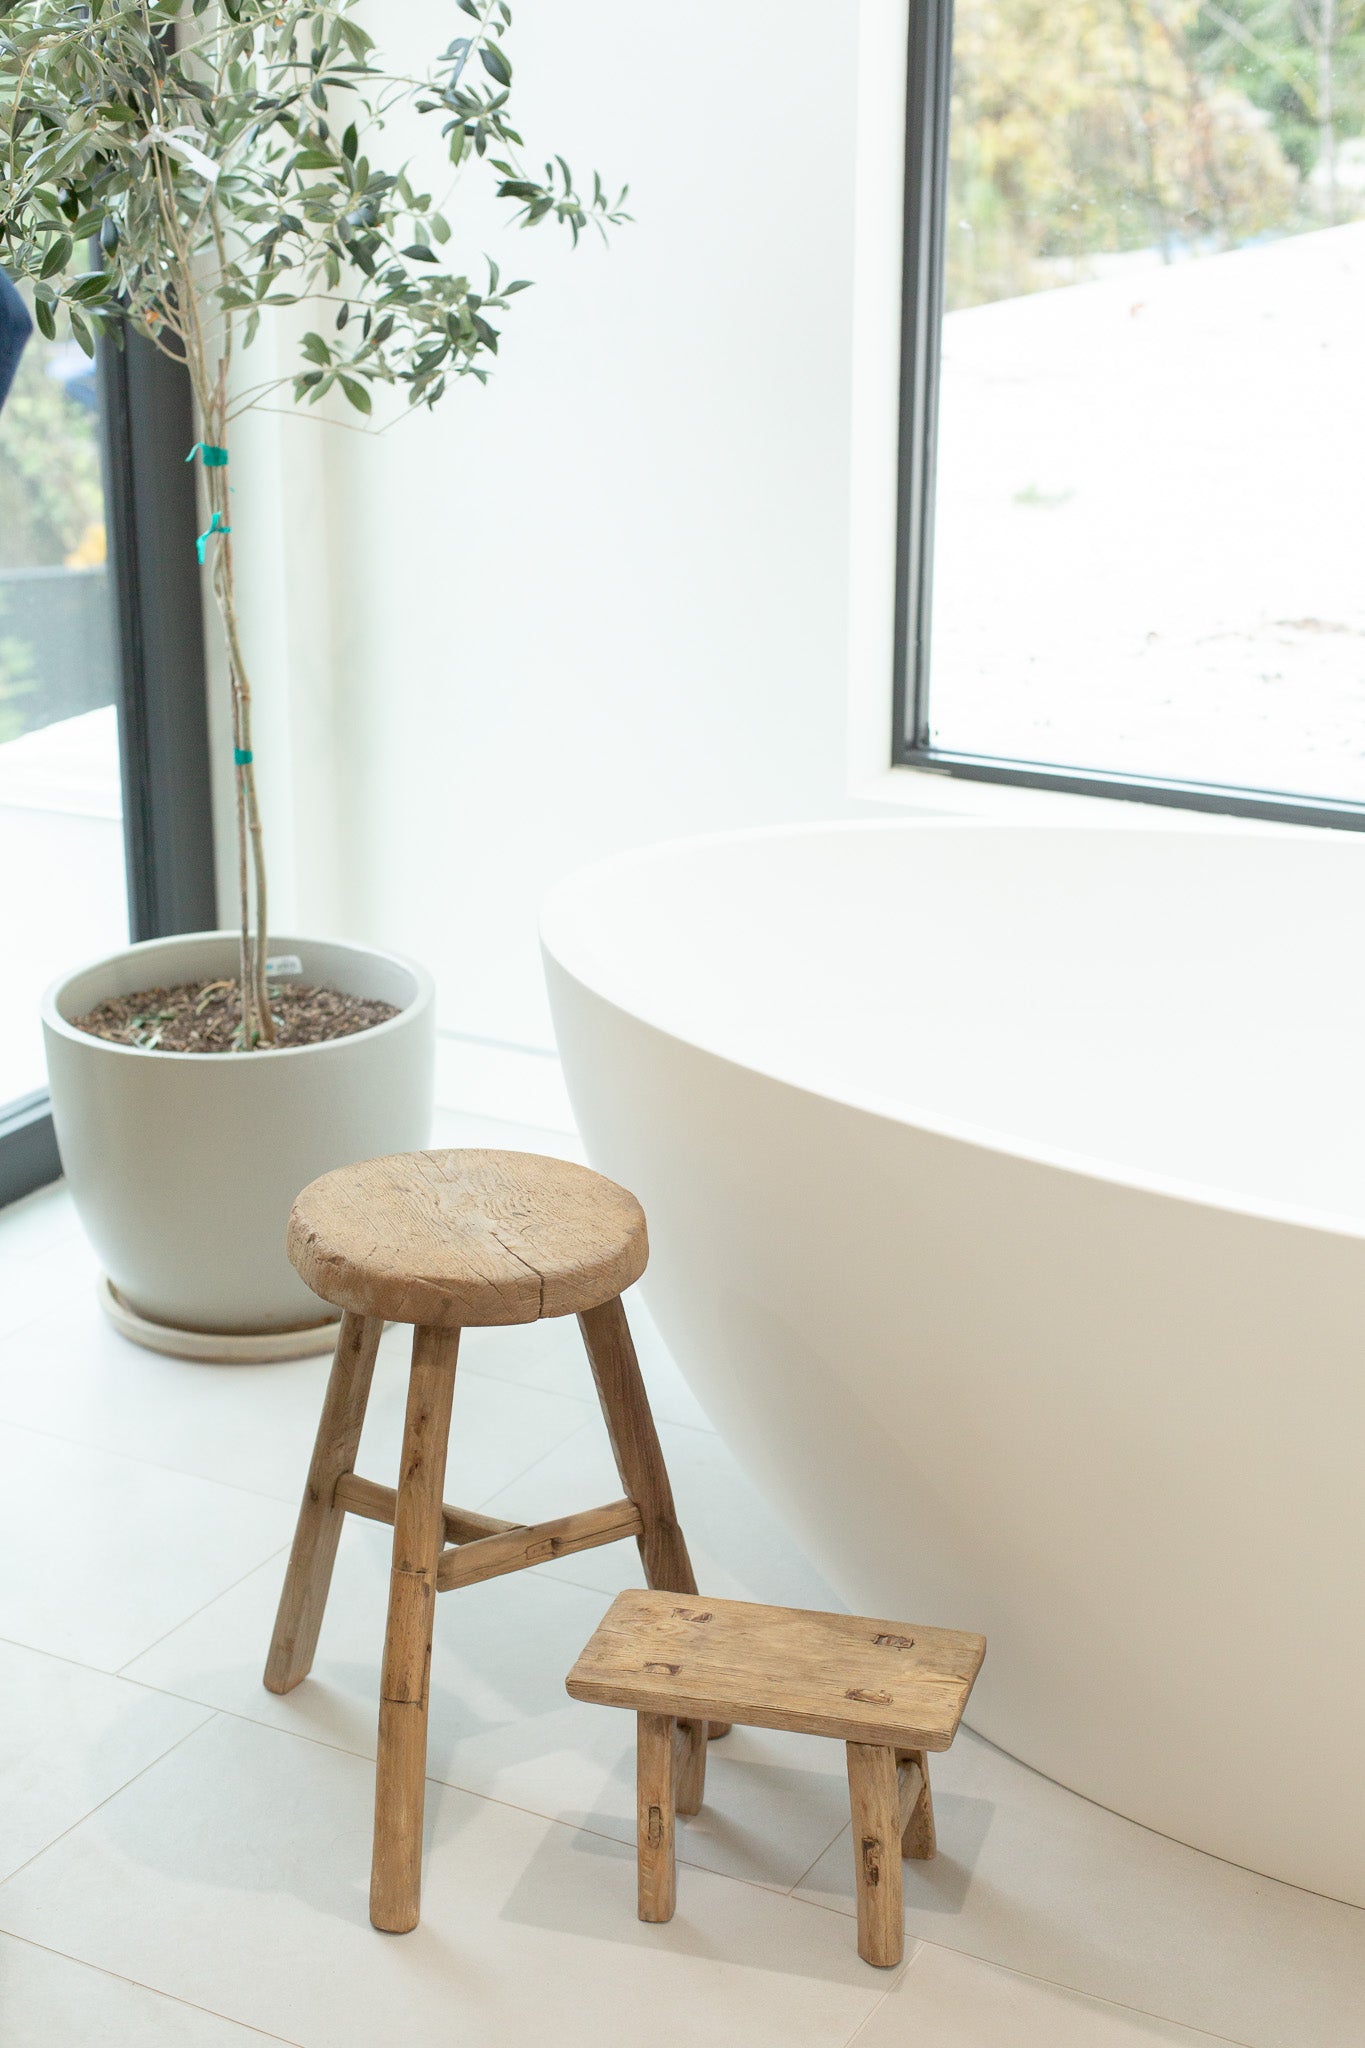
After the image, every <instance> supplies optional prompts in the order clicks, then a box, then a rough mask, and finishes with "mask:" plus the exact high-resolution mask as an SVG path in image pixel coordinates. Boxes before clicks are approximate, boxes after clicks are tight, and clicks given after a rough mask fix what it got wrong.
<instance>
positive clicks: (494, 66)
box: [479, 43, 512, 85]
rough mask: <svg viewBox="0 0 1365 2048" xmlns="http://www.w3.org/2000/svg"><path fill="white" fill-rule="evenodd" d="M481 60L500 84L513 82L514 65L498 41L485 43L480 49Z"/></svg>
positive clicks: (486, 69) (487, 70)
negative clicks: (512, 65) (500, 47)
mask: <svg viewBox="0 0 1365 2048" xmlns="http://www.w3.org/2000/svg"><path fill="white" fill-rule="evenodd" d="M479 61H480V63H481V64H482V65H483V68H484V70H485V71H486V72H487V73H488V75H489V77H490V78H493V79H496V81H497V83H498V84H499V85H510V84H511V83H512V67H511V65H510V64H509V63H508V61H507V59H506V57H504V56H503V54H502V51H501V50H500V49H499V48H498V46H497V44H496V43H485V44H484V45H483V47H482V48H481V49H480V51H479Z"/></svg>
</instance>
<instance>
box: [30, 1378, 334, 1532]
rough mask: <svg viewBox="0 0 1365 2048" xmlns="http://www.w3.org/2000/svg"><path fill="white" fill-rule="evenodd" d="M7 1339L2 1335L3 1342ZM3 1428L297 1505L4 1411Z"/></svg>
mask: <svg viewBox="0 0 1365 2048" xmlns="http://www.w3.org/2000/svg"><path fill="white" fill-rule="evenodd" d="M3 1342H4V1340H3V1339H2V1338H0V1343H3ZM0 1429H17V1430H21V1431H22V1432H23V1434H24V1435H25V1436H37V1437H41V1438H42V1439H43V1442H44V1443H49V1444H65V1445H67V1447H68V1448H69V1449H70V1450H73V1451H89V1452H91V1453H92V1454H93V1455H94V1456H95V1457H97V1458H117V1459H119V1461H120V1462H121V1463H122V1464H125V1465H138V1466H140V1467H141V1468H142V1469H143V1470H144V1471H147V1472H168V1473H169V1474H170V1475H171V1477H172V1478H173V1479H189V1480H193V1482H194V1483H195V1485H197V1486H218V1487H221V1488H222V1490H223V1492H224V1493H240V1494H242V1495H243V1496H244V1497H245V1498H246V1499H247V1500H268V1501H273V1502H274V1504H275V1506H276V1507H285V1508H287V1507H293V1506H294V1505H295V1502H296V1500H297V1495H295V1494H283V1493H263V1492H261V1490H260V1488H259V1487H255V1486H238V1485H236V1484H235V1482H234V1481H233V1480H231V1479H210V1478H208V1477H207V1476H206V1475H205V1474H204V1473H202V1472H188V1471H186V1469H185V1467H184V1466H183V1465H167V1464H165V1463H164V1462H163V1461H162V1460H161V1459H160V1458H139V1457H138V1455H137V1454H136V1452H135V1451H115V1450H111V1449H110V1448H109V1446H108V1445H106V1444H92V1443H89V1442H87V1441H86V1440H85V1439H84V1438H82V1437H75V1436H62V1435H61V1433H60V1432H59V1431H57V1430H55V1429H40V1428H39V1427H38V1425H37V1424H36V1423H33V1422H11V1421H10V1420H9V1419H8V1418H7V1417H6V1416H3V1415H0Z"/></svg>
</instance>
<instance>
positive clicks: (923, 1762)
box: [896, 1749, 938, 1863]
mask: <svg viewBox="0 0 1365 2048" xmlns="http://www.w3.org/2000/svg"><path fill="white" fill-rule="evenodd" d="M896 1762H897V1764H898V1765H900V1764H918V1765H919V1773H920V1790H919V1798H918V1799H917V1800H916V1801H915V1803H914V1805H913V1806H912V1807H911V1809H910V1811H909V1813H908V1814H907V1815H906V1819H905V1826H904V1827H903V1828H902V1830H901V1855H902V1856H913V1857H914V1858H915V1860H916V1861H917V1862H920V1863H927V1862H929V1861H930V1859H931V1858H932V1857H934V1856H936V1855H937V1854H938V1838H937V1836H936V1835H935V1833H934V1795H933V1792H932V1791H931V1789H930V1786H929V1758H928V1756H927V1754H926V1753H925V1751H924V1750H922V1749H898V1750H897V1751H896Z"/></svg>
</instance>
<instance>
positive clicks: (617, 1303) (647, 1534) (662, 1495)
mask: <svg viewBox="0 0 1365 2048" xmlns="http://www.w3.org/2000/svg"><path fill="white" fill-rule="evenodd" d="M579 1329H581V1331H583V1346H585V1350H587V1362H589V1366H591V1372H593V1382H596V1386H598V1401H600V1403H602V1419H604V1421H606V1434H608V1438H610V1440H612V1456H614V1458H616V1470H618V1473H620V1483H622V1487H624V1491H626V1499H630V1501H634V1505H636V1507H639V1509H641V1522H643V1524H645V1526H643V1530H641V1534H639V1536H636V1542H639V1546H641V1563H643V1565H645V1583H647V1585H649V1587H653V1589H655V1591H657V1593H696V1575H694V1571H692V1559H690V1556H688V1544H686V1542H684V1532H681V1530H679V1526H677V1509H675V1507H673V1489H671V1485H669V1468H667V1464H665V1462H663V1450H661V1448H659V1432H657V1430H655V1417H653V1409H651V1405H649V1395H647V1393H645V1380H643V1378H641V1362H639V1358H636V1356H634V1339H632V1337H630V1325H628V1321H626V1307H624V1303H622V1298H620V1294H618V1296H616V1298H614V1300H604V1303H602V1307H600V1309H585V1311H583V1315H579ZM729 1733H731V1724H729V1720H712V1722H708V1735H710V1741H712V1743H714V1741H716V1739H718V1737H722V1735H729Z"/></svg>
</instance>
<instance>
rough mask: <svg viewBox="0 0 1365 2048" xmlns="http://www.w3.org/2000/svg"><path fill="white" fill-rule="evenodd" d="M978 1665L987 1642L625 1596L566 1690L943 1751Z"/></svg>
mask: <svg viewBox="0 0 1365 2048" xmlns="http://www.w3.org/2000/svg"><path fill="white" fill-rule="evenodd" d="M985 1654H986V1639H985V1637H984V1636H976V1635H965V1634H963V1633H962V1632H961V1631H959V1630H957V1629H948V1628H915V1627H912V1626H909V1627H908V1626H906V1625H905V1624H903V1623H900V1622H890V1621H866V1620H864V1619H862V1618H861V1617H860V1616H858V1615H856V1614H813V1613H808V1612H807V1611H806V1610H805V1609H803V1608H799V1607H756V1606H752V1605H751V1604H750V1603H749V1602H748V1601H746V1600H704V1599H701V1598H690V1597H687V1596H684V1595H679V1594H677V1593H646V1592H636V1591H632V1592H629V1593H619V1594H618V1595H617V1597H616V1599H615V1600H614V1601H613V1602H612V1604H611V1606H610V1607H609V1608H608V1609H607V1612H606V1613H605V1614H604V1615H603V1617H602V1620H601V1623H600V1624H599V1626H598V1629H597V1633H596V1634H595V1635H594V1636H593V1639H592V1641H591V1642H590V1643H589V1644H588V1646H587V1648H586V1649H585V1650H584V1652H583V1654H582V1656H581V1657H580V1658H579V1660H578V1662H577V1663H576V1664H575V1666H574V1668H573V1670H572V1671H571V1672H570V1673H569V1676H568V1678H567V1680H566V1681H565V1683H566V1685H567V1687H568V1690H569V1692H570V1693H571V1694H572V1696H573V1698H574V1699H576V1700H591V1701H593V1702H594V1703H595V1704H597V1705H599V1706H607V1707H633V1708H634V1709H635V1710H636V1712H637V1713H646V1714H673V1715H677V1716H679V1717H681V1718H685V1719H695V1720H699V1721H738V1722H739V1723H740V1724H741V1725H742V1726H746V1727H757V1728H787V1729H792V1730H795V1731H796V1732H798V1733H801V1734H806V1735H832V1736H835V1737H837V1738H838V1739H839V1740H841V1741H844V1742H867V1743H874V1744H877V1745H879V1746H881V1747H883V1748H896V1749H947V1748H948V1746H949V1744H950V1743H951V1742H952V1739H953V1737H954V1736H955V1735H956V1733H957V1726H958V1723H959V1721H960V1720H961V1719H962V1710H963V1708H964V1707H965V1706H966V1704H967V1696H968V1694H969V1693H970V1692H971V1689H972V1684H973V1681H974V1680H975V1678H976V1674H977V1672H978V1671H979V1670H980V1669H981V1660H982V1658H983V1657H984V1656H985Z"/></svg>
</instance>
